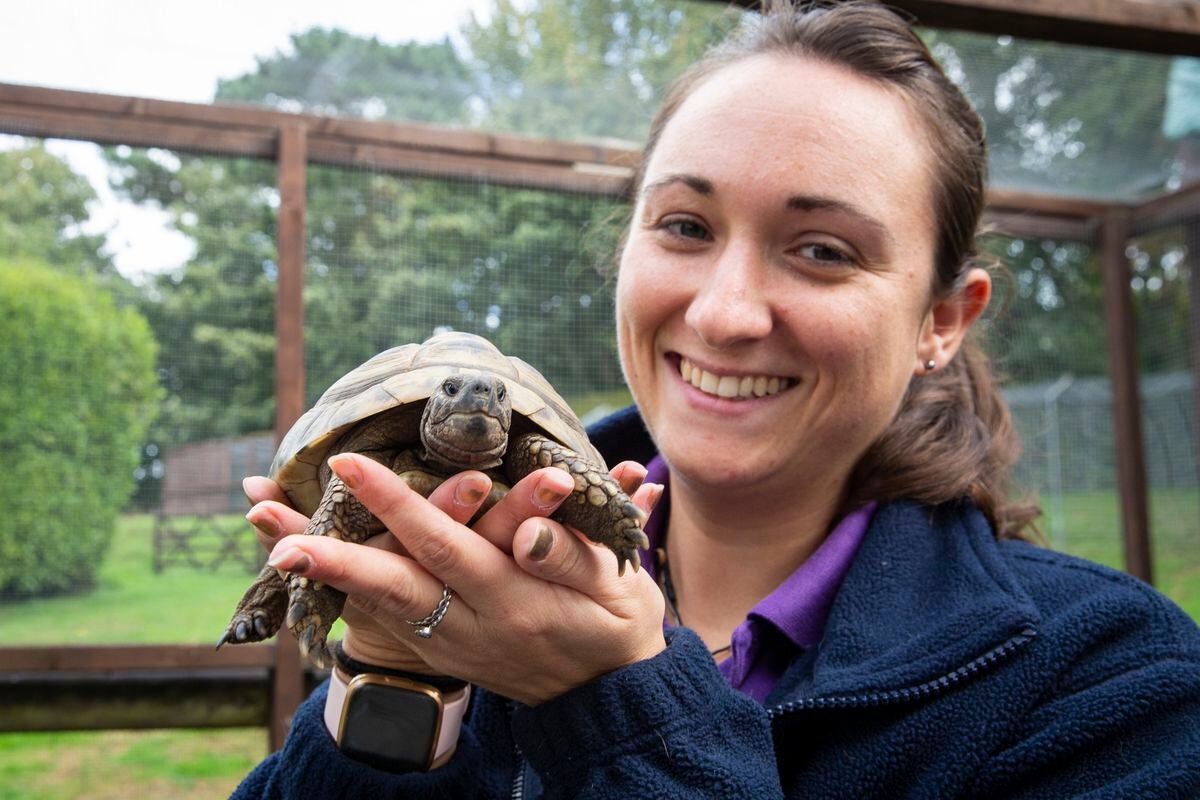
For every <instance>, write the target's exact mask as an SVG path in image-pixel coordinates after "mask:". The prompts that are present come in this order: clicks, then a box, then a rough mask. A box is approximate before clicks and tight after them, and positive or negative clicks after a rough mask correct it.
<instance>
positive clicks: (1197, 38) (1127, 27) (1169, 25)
mask: <svg viewBox="0 0 1200 800" xmlns="http://www.w3.org/2000/svg"><path fill="white" fill-rule="evenodd" d="M716 1H717V2H721V3H723V4H725V3H728V2H729V0H716ZM733 2H734V3H735V4H736V5H740V6H743V7H746V8H754V9H756V8H758V7H759V6H760V5H761V2H760V0H733ZM888 5H890V6H893V7H895V8H898V9H900V10H902V11H905V12H907V13H909V14H911V15H912V16H913V17H915V19H916V23H917V24H918V25H920V26H922V27H926V28H949V29H952V30H963V31H972V32H974V33H986V34H993V35H996V36H1004V35H1007V36H1016V37H1019V38H1022V39H1042V40H1044V41H1048V42H1061V43H1062V44H1073V45H1083V46H1086V47H1107V48H1112V49H1115V50H1135V51H1140V52H1145V53H1159V54H1162V55H1200V6H1197V4H1196V3H1195V2H1194V1H1192V0H1183V1H1182V2H1172V1H1171V0H889V2H888Z"/></svg>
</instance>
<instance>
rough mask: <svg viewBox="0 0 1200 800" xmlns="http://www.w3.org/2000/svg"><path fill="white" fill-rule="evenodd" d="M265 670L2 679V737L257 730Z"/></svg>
mask: <svg viewBox="0 0 1200 800" xmlns="http://www.w3.org/2000/svg"><path fill="white" fill-rule="evenodd" d="M268 674H269V671H268V670H267V669H266V668H262V669H240V670H229V669H218V670H211V669H210V670H206V671H204V672H184V671H178V670H172V671H148V670H138V671H134V672H75V673H70V672H58V673H44V672H26V673H21V672H4V673H0V731H4V732H8V731H64V730H107V729H113V728H212V727H222V728H224V727H257V726H260V725H265V724H266V722H267V706H268V703H267V698H268V691H267V689H268Z"/></svg>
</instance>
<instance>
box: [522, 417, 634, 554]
mask: <svg viewBox="0 0 1200 800" xmlns="http://www.w3.org/2000/svg"><path fill="white" fill-rule="evenodd" d="M504 466H505V470H506V471H507V472H508V477H509V479H510V480H511V481H513V482H514V483H515V482H517V481H519V480H520V479H521V478H523V477H525V476H526V475H528V474H529V473H531V472H533V471H534V470H536V469H539V468H541V467H558V468H559V469H561V470H563V471H564V472H566V473H567V474H569V475H570V476H571V478H572V479H574V481H575V489H574V490H573V491H572V492H571V496H570V497H568V498H567V499H566V500H564V501H563V503H562V505H560V506H559V507H558V510H557V511H555V512H554V513H553V514H551V515H550V517H551V519H556V520H558V521H559V522H565V523H566V524H568V525H570V526H572V527H574V528H577V529H578V530H579V532H580V533H582V534H583V535H584V536H586V537H588V538H589V539H591V540H592V541H593V542H596V543H598V544H602V545H604V546H605V547H607V548H608V549H609V550H612V551H613V552H614V553H616V554H617V574H618V575H624V574H625V562H626V561H628V562H629V563H631V564H633V569H634V571H636V570H637V569H638V567H639V566H640V565H641V559H640V558H639V557H638V553H637V550H638V548H639V547H640V548H643V549H644V548H647V547H649V546H650V540H649V539H647V538H646V534H645V533H644V532H643V531H642V522H643V521H644V520H645V519H646V515H645V514H644V513H642V510H641V509H640V508H638V507H637V506H636V505H634V504H633V501H632V500H630V499H629V495H627V494H625V492H624V491H623V490H622V489H621V485H620V484H619V483H617V481H616V479H615V478H613V476H612V475H610V474H608V473H607V472H605V471H604V470H602V469H600V468H599V467H597V466H596V465H595V464H592V463H591V462H590V461H588V460H587V459H586V458H584V457H583V456H581V455H579V454H578V453H576V452H575V451H574V450H571V449H570V448H567V447H564V446H563V445H561V444H559V443H558V442H556V441H554V440H553V439H550V438H548V437H546V436H543V435H541V434H540V433H526V434H524V435H522V436H519V437H517V439H516V440H515V441H513V443H512V445H511V446H510V447H509V449H508V455H507V456H505V459H504Z"/></svg>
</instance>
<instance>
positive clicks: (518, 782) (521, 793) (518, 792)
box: [505, 700, 525, 800]
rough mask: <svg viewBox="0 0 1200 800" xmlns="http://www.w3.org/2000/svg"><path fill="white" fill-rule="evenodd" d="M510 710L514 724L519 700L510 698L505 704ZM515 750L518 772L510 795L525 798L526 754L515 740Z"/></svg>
mask: <svg viewBox="0 0 1200 800" xmlns="http://www.w3.org/2000/svg"><path fill="white" fill-rule="evenodd" d="M505 708H506V709H507V710H508V724H509V725H510V726H511V725H512V718H513V712H514V711H516V708H517V701H516V700H509V701H508V703H506V704H505ZM513 752H514V753H516V755H517V774H516V775H514V776H513V782H512V792H511V793H510V794H509V797H510V798H512V800H525V754H524V753H522V752H521V748H520V747H518V746H517V743H516V742H513Z"/></svg>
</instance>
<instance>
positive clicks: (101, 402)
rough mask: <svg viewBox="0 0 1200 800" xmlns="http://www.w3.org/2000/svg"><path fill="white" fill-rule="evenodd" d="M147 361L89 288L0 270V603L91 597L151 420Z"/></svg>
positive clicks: (130, 326)
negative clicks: (0, 461)
mask: <svg viewBox="0 0 1200 800" xmlns="http://www.w3.org/2000/svg"><path fill="white" fill-rule="evenodd" d="M154 349H155V346H154V340H153V338H152V336H151V334H150V330H149V327H148V326H147V324H146V321H145V320H144V319H142V318H141V317H139V316H138V315H137V314H136V312H134V311H133V310H132V309H128V308H126V309H118V308H117V307H116V304H115V303H114V302H113V300H112V298H111V297H110V296H109V295H108V294H107V293H106V292H104V291H103V290H101V289H100V288H99V287H98V286H97V281H96V280H95V279H94V278H79V277H75V276H69V275H65V274H63V273H62V272H60V271H57V270H51V269H49V268H46V267H44V266H40V265H36V264H34V263H32V262H22V263H19V264H18V263H0V386H3V387H4V391H3V392H0V443H2V444H3V447H4V453H5V455H6V457H7V458H8V459H9V463H8V469H7V475H8V480H6V481H4V483H3V485H2V486H0V507H3V509H4V513H3V514H2V515H0V595H3V596H7V597H21V596H30V595H42V594H52V593H58V592H68V591H81V590H83V589H86V588H88V587H90V586H91V585H92V583H93V581H94V579H95V575H96V570H97V568H98V566H99V564H100V563H101V562H102V560H103V555H104V552H105V550H106V549H107V547H108V543H109V541H110V540H111V538H112V534H113V531H114V526H115V523H116V515H117V512H118V511H120V510H121V508H122V506H123V505H124V503H125V501H126V500H127V499H128V497H129V495H130V493H131V492H132V490H133V488H134V476H133V472H134V468H135V467H136V466H137V463H138V445H139V444H140V443H141V442H142V437H143V435H144V433H145V431H146V426H147V424H148V423H149V421H150V419H152V418H153V416H154V411H155V407H156V401H157V398H158V392H159V389H158V386H157V384H156V381H155V376H154Z"/></svg>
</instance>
